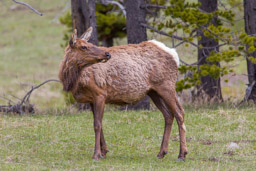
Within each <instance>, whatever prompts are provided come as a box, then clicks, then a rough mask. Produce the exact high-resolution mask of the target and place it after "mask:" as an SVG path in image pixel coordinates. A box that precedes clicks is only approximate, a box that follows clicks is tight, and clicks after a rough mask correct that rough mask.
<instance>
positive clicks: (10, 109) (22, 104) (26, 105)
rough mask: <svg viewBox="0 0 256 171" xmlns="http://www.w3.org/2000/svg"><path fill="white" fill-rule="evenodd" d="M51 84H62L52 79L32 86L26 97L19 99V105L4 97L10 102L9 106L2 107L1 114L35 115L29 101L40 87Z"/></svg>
mask: <svg viewBox="0 0 256 171" xmlns="http://www.w3.org/2000/svg"><path fill="white" fill-rule="evenodd" d="M49 82H60V81H59V80H56V79H50V80H46V81H44V82H42V83H41V84H39V85H37V86H32V87H31V89H30V90H29V91H28V92H27V93H26V94H25V96H24V97H23V98H22V99H19V98H17V99H19V102H18V103H16V104H15V103H14V102H13V101H11V100H9V99H7V98H5V97H2V98H3V99H5V100H8V101H9V105H0V112H4V113H18V114H24V113H34V111H35V109H34V105H33V104H31V103H30V102H29V99H30V97H31V95H32V93H33V91H34V90H36V89H38V88H39V87H41V86H43V85H44V84H46V83H49Z"/></svg>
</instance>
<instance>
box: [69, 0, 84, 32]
mask: <svg viewBox="0 0 256 171" xmlns="http://www.w3.org/2000/svg"><path fill="white" fill-rule="evenodd" d="M71 12H72V25H73V29H77V36H81V35H82V34H83V33H84V32H85V30H86V29H87V28H88V14H87V13H88V12H87V3H86V0H71Z"/></svg>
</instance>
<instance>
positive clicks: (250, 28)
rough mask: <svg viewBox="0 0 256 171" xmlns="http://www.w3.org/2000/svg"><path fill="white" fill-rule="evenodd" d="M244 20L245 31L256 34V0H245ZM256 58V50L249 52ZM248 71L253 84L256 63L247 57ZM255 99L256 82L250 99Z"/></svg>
mask: <svg viewBox="0 0 256 171" xmlns="http://www.w3.org/2000/svg"><path fill="white" fill-rule="evenodd" d="M244 20H245V31H246V33H247V34H248V35H252V34H254V35H255V34H256V1H255V0H244ZM249 56H253V57H254V58H256V51H254V53H252V54H249ZM247 72H248V81H249V85H251V84H252V83H253V82H254V81H256V64H253V63H252V62H251V61H250V60H248V59H247ZM250 99H251V100H253V101H254V102H255V103H256V84H255V85H254V87H253V88H252V91H251V94H250V96H249V98H248V100H250Z"/></svg>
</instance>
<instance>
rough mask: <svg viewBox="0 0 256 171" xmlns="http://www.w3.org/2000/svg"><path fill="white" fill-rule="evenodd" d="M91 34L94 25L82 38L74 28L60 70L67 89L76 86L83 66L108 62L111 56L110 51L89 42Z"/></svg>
mask: <svg viewBox="0 0 256 171" xmlns="http://www.w3.org/2000/svg"><path fill="white" fill-rule="evenodd" d="M91 34H92V27H90V28H89V29H88V30H87V31H86V32H85V33H84V34H83V35H82V36H81V37H80V38H77V31H76V29H75V30H74V33H73V35H72V38H71V39H70V41H69V46H68V47H67V48H66V51H65V59H64V61H63V62H62V66H61V69H60V72H59V78H60V80H61V82H62V83H63V89H64V90H65V91H70V90H71V89H72V88H73V87H74V85H75V83H76V80H77V78H78V77H79V73H80V71H81V69H82V68H84V67H86V66H89V65H92V64H95V63H99V62H106V61H107V60H109V59H110V58H111V56H110V54H109V52H106V51H104V50H102V49H101V48H99V47H97V46H95V45H93V44H91V43H89V42H88V40H89V39H90V37H91Z"/></svg>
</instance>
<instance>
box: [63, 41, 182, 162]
mask: <svg viewBox="0 0 256 171" xmlns="http://www.w3.org/2000/svg"><path fill="white" fill-rule="evenodd" d="M74 41H75V43H73V42H74ZM74 41H73V42H72V41H71V43H70V45H69V46H68V47H67V49H66V51H65V59H64V61H63V62H62V64H61V67H60V72H59V78H60V80H61V81H62V83H63V87H64V90H65V91H70V92H71V93H72V94H73V96H74V98H75V99H76V101H78V102H79V103H90V104H91V106H92V110H93V114H94V129H95V138H96V139H95V152H94V156H93V159H95V160H97V159H98V158H99V157H102V156H103V157H104V156H105V155H106V153H107V151H108V150H107V146H106V143H105V139H104V135H103V131H102V126H101V123H102V118H103V112H104V105H105V103H113V104H128V103H129V104H131V103H136V102H138V101H139V100H141V99H142V98H144V97H145V96H146V95H149V96H150V97H151V98H152V100H153V102H154V103H155V104H156V106H157V107H158V108H159V109H160V110H161V112H162V113H163V115H164V118H165V132H164V136H163V141H162V145H161V149H160V152H159V154H158V157H159V158H162V157H164V155H165V154H166V153H167V150H168V142H169V137H170V132H171V126H172V121H173V118H174V117H175V118H176V120H177V122H178V125H179V131H180V138H181V139H180V143H181V144H180V154H179V159H180V160H184V159H185V155H186V154H187V148H186V140H185V131H186V128H185V124H184V111H183V109H182V107H181V105H180V104H179V102H178V100H177V98H176V92H175V82H176V79H177V73H178V66H177V61H175V59H174V57H173V56H172V55H171V54H170V53H168V52H167V51H165V50H163V49H162V48H161V47H159V46H157V45H156V44H155V43H153V42H149V41H148V42H142V43H140V44H137V45H133V44H129V45H123V46H115V47H111V48H103V47H96V46H94V45H92V44H90V43H88V42H87V41H84V39H77V40H74ZM83 46H84V47H83ZM108 53H109V54H110V55H111V59H109V60H108V61H107V62H106V60H107V59H108V58H109V57H110V55H108Z"/></svg>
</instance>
